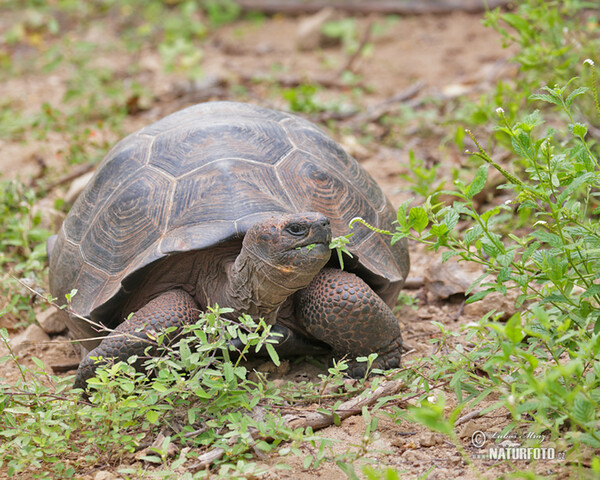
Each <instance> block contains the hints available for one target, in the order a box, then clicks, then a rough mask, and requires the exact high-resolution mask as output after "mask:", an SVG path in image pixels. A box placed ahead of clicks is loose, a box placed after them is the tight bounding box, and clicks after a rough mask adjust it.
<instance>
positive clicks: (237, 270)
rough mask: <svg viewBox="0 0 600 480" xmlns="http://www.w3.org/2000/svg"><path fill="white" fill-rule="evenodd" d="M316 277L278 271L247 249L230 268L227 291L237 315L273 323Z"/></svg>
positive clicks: (243, 249) (244, 248) (301, 273)
mask: <svg viewBox="0 0 600 480" xmlns="http://www.w3.org/2000/svg"><path fill="white" fill-rule="evenodd" d="M313 276H314V275H311V276H307V275H306V273H305V272H293V271H286V270H284V269H281V268H278V267H277V266H275V265H272V264H270V263H269V262H268V261H266V260H265V259H263V258H261V257H259V256H257V255H256V254H255V253H254V252H252V251H251V250H250V249H248V248H247V247H246V246H243V247H242V250H241V252H240V253H239V255H238V256H237V258H236V260H235V262H234V263H233V264H232V265H231V266H230V269H229V285H228V289H227V290H228V294H229V297H230V300H231V303H232V304H233V305H234V306H233V308H235V309H236V311H237V312H239V313H247V314H248V315H251V316H252V317H256V318H260V317H263V318H264V319H265V321H266V322H267V323H268V324H273V323H275V320H276V318H277V311H278V310H279V307H280V306H281V305H282V304H283V302H284V301H285V300H286V299H287V298H288V297H289V296H290V295H292V294H294V293H295V292H296V291H298V290H300V289H301V288H305V287H306V286H307V285H308V284H309V283H310V281H311V280H312V277H313Z"/></svg>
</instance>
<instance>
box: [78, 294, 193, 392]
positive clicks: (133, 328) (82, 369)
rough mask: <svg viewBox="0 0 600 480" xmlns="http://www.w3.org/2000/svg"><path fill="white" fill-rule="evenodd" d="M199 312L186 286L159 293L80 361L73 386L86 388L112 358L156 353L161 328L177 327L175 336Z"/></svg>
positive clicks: (162, 329)
mask: <svg viewBox="0 0 600 480" xmlns="http://www.w3.org/2000/svg"><path fill="white" fill-rule="evenodd" d="M198 315H199V310H198V306H197V305H196V302H195V301H194V299H193V298H192V297H191V295H189V294H188V293H186V292H184V291H183V290H170V291H168V292H165V293H163V294H162V295H160V296H158V297H156V298H155V299H153V300H151V301H150V302H148V303H147V304H146V305H145V306H143V307H142V308H140V309H139V310H138V311H137V312H135V313H134V314H133V315H132V316H131V317H129V318H128V319H127V320H125V321H124V322H123V323H121V324H120V325H119V326H118V327H117V328H115V330H114V331H113V332H111V333H110V334H109V335H108V336H107V337H106V338H104V339H103V340H102V342H101V343H100V345H98V346H97V347H96V348H94V349H93V350H92V351H91V352H90V353H89V354H88V355H87V357H85V358H84V359H83V360H82V361H81V363H80V364H79V369H78V370H77V375H76V377H75V385H74V387H75V388H82V389H86V388H87V383H86V380H87V379H89V378H92V377H93V376H94V374H95V371H96V368H97V367H98V366H99V365H100V364H101V363H105V362H106V361H107V360H109V359H114V360H115V361H119V360H121V361H127V359H128V358H129V357H131V356H132V355H138V356H140V357H142V356H145V355H147V353H149V354H150V355H156V354H157V347H156V341H155V339H156V337H157V335H158V334H159V333H160V332H162V331H164V330H165V329H167V328H169V327H175V328H176V329H177V330H176V331H175V332H173V333H170V334H169V340H172V339H173V338H174V337H176V336H177V334H178V333H180V329H181V327H183V326H184V325H187V324H193V323H194V322H196V321H197V320H198ZM149 347H150V350H148V348H149Z"/></svg>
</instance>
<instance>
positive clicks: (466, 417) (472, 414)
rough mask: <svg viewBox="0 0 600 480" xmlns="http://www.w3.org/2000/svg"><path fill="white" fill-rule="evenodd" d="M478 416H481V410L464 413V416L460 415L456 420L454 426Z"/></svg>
mask: <svg viewBox="0 0 600 480" xmlns="http://www.w3.org/2000/svg"><path fill="white" fill-rule="evenodd" d="M478 417H481V410H475V411H474V412H469V413H467V414H466V415H463V416H462V417H460V418H459V419H458V420H456V422H454V426H455V427H457V426H458V425H460V424H461V423H465V422H468V421H469V420H472V419H474V418H478Z"/></svg>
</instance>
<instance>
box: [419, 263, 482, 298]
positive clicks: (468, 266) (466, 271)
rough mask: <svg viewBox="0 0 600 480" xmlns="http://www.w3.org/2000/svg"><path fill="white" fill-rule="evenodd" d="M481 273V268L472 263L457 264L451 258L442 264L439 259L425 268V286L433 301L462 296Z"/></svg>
mask: <svg viewBox="0 0 600 480" xmlns="http://www.w3.org/2000/svg"><path fill="white" fill-rule="evenodd" d="M482 273H483V269H482V267H481V266H480V265H478V264H476V263H474V262H459V261H458V260H457V259H456V258H455V257H452V258H450V259H449V260H447V261H446V262H443V263H442V260H441V259H439V260H438V261H436V262H434V263H432V264H431V265H429V266H428V267H427V269H426V271H425V284H426V285H427V289H428V290H429V292H430V293H431V294H432V295H433V296H434V297H435V299H436V300H440V299H445V298H448V297H450V296H451V295H456V294H458V293H462V294H464V293H465V292H466V291H467V290H468V289H469V287H470V286H471V285H472V284H473V282H474V281H475V280H477V278H479V276H480V275H481V274H482Z"/></svg>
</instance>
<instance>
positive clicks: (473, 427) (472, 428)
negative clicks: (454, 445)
mask: <svg viewBox="0 0 600 480" xmlns="http://www.w3.org/2000/svg"><path fill="white" fill-rule="evenodd" d="M478 430H479V425H477V423H475V422H474V421H473V420H471V421H470V422H467V423H466V424H465V426H464V427H463V428H462V430H461V431H460V434H459V437H460V438H471V437H472V436H473V434H474V433H475V432H476V431H478Z"/></svg>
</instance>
